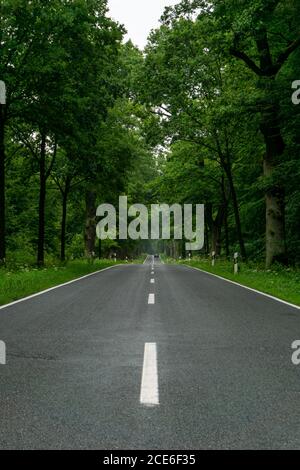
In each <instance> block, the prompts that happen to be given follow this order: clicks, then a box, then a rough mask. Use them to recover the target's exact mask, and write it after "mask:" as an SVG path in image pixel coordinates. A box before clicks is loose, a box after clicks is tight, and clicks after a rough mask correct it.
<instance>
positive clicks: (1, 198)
mask: <svg viewBox="0 0 300 470" xmlns="http://www.w3.org/2000/svg"><path fill="white" fill-rule="evenodd" d="M4 121H5V119H4V106H3V105H0V264H4V263H5V256H6V243H5V235H6V228H5V147H4Z"/></svg>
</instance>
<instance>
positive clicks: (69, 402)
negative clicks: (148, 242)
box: [0, 257, 300, 449]
mask: <svg viewBox="0 0 300 470" xmlns="http://www.w3.org/2000/svg"><path fill="white" fill-rule="evenodd" d="M0 339H1V340H3V341H5V343H6V347H7V364H6V365H5V366H3V365H0V422H1V425H0V448H1V449H5V448H17V449H38V448H47V449H49V448H50V449H59V448H67V449H83V448H88V449H116V448H122V449H136V448H140V449H150V448H151V449H207V448H214V449H216V448H217V449H238V448H283V449H286V448H298V449H299V448H300V406H299V404H300V366H299V367H298V368H297V367H296V366H294V365H293V364H292V362H291V355H292V349H291V343H292V342H293V341H294V340H295V339H300V311H299V310H298V309H296V308H293V307H291V306H288V305H285V304H283V303H280V302H277V301H276V300H272V299H270V298H267V297H264V296H262V295H259V294H257V293H255V292H251V291H248V290H246V289H244V288H242V287H238V286H236V285H233V284H230V283H228V282H226V281H223V280H220V279H218V278H216V277H213V276H210V275H208V274H205V273H201V272H200V271H196V270H193V269H190V268H188V267H184V266H168V265H163V264H161V263H160V262H159V261H158V260H155V262H154V265H152V258H151V257H150V258H149V259H148V260H147V262H146V263H145V264H144V265H127V266H116V267H114V268H112V269H109V270H106V271H104V272H100V273H98V274H95V275H93V276H90V277H87V278H84V279H82V280H79V281H77V282H75V283H72V284H68V285H66V286H63V287H60V288H58V289H55V290H52V291H50V292H48V293H45V294H42V295H40V296H37V297H34V298H32V299H29V300H25V301H24V302H20V303H17V304H14V305H11V306H8V307H7V308H4V309H2V310H0Z"/></svg>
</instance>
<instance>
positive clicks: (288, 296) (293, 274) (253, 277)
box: [180, 258, 300, 306]
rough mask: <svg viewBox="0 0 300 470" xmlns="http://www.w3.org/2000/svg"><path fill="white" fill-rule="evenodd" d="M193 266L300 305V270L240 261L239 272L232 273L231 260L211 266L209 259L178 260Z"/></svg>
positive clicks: (217, 262)
mask: <svg viewBox="0 0 300 470" xmlns="http://www.w3.org/2000/svg"><path fill="white" fill-rule="evenodd" d="M180 263H181V264H187V265H190V266H193V267H195V268H200V269H203V271H207V272H209V273H212V274H217V275H218V276H221V277H224V278H226V279H230V280H231V281H235V282H237V283H239V284H242V285H244V286H247V287H251V288H253V289H257V290H259V291H261V292H264V293H266V294H270V295H273V296H274V297H278V298H279V299H282V300H285V301H287V302H291V303H293V304H295V305H298V306H300V270H299V269H296V268H295V269H294V268H284V267H282V266H280V265H276V266H274V267H273V268H272V269H269V270H266V269H264V268H263V266H262V265H260V264H257V263H253V262H252V263H240V272H239V274H237V275H235V274H234V273H233V262H229V261H227V260H220V259H219V260H217V261H216V265H215V267H212V266H211V260H209V259H206V258H197V259H193V260H191V261H190V262H189V261H180Z"/></svg>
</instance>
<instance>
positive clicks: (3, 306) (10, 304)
mask: <svg viewBox="0 0 300 470" xmlns="http://www.w3.org/2000/svg"><path fill="white" fill-rule="evenodd" d="M120 266H124V265H123V264H115V265H114V266H109V267H108V268H104V269H100V270H99V271H95V272H94V273H90V274H86V275H85V276H81V277H78V278H77V279H73V280H72V281H68V282H64V283H63V284H59V285H58V286H54V287H50V289H46V290H42V291H41V292H37V293H36V294H32V295H28V296H27V297H24V298H23V299H19V300H15V301H14V302H10V303H9V304H6V305H2V306H1V307H0V310H3V309H4V308H7V307H12V306H13V305H16V304H19V303H21V302H25V301H26V300H30V299H34V298H35V297H38V296H39V295H44V294H47V293H48V292H51V291H53V290H55V289H60V288H61V287H65V286H69V285H70V284H73V283H74V282H78V281H81V280H82V279H86V278H87V277H91V276H95V275H96V274H100V273H103V272H104V271H108V270H109V269H114V268H118V267H120Z"/></svg>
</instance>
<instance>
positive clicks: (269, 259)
mask: <svg viewBox="0 0 300 470" xmlns="http://www.w3.org/2000/svg"><path fill="white" fill-rule="evenodd" d="M261 131H262V133H263V136H264V139H265V143H266V154H265V158H264V176H265V177H266V178H268V179H269V180H270V181H271V184H270V185H268V187H267V191H266V266H267V268H269V267H270V266H271V265H272V264H273V263H274V262H276V261H278V262H279V263H283V264H287V263H288V255H287V247H286V237H285V194H284V188H283V187H282V186H281V184H280V183H278V184H276V183H274V182H273V181H272V175H273V173H274V170H275V168H276V166H277V164H278V162H279V161H280V157H281V156H282V155H283V152H284V148H285V146H284V141H283V138H282V135H281V131H280V125H279V118H278V110H277V109H276V106H271V107H270V108H269V111H268V112H265V113H263V115H262V124H261Z"/></svg>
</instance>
